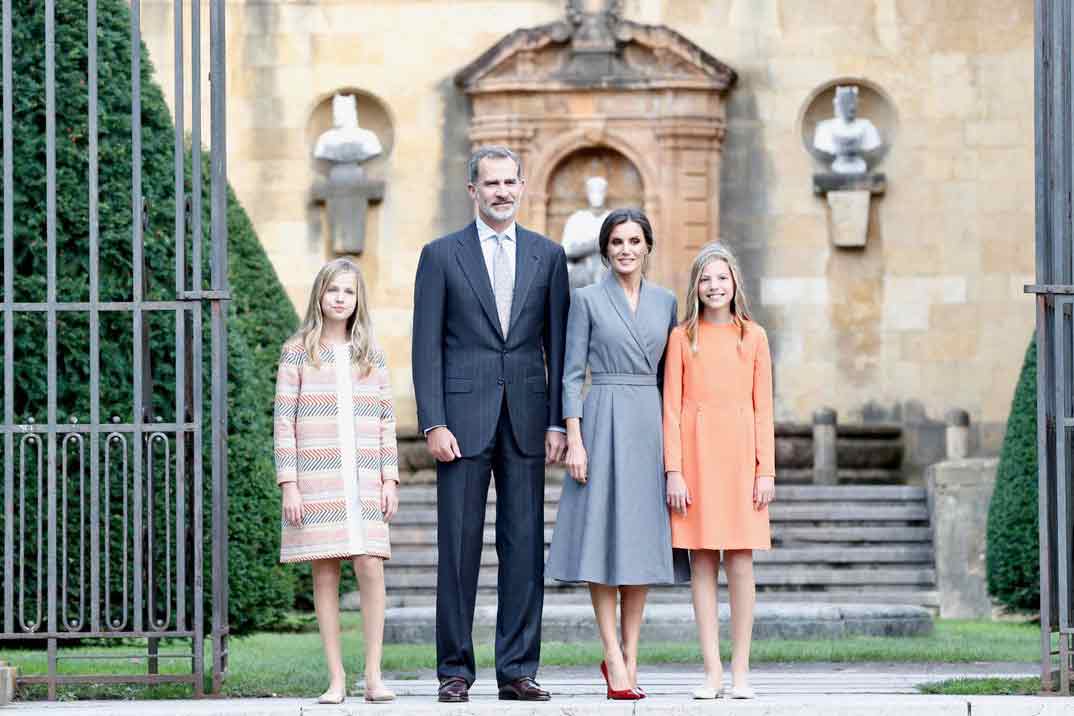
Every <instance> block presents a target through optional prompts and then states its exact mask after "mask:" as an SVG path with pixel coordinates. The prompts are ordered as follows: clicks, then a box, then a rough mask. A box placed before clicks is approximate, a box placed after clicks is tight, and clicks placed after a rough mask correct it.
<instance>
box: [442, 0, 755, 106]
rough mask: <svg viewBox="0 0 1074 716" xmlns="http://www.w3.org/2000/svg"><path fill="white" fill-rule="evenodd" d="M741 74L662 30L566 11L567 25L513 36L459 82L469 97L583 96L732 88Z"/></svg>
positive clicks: (612, 9)
mask: <svg viewBox="0 0 1074 716" xmlns="http://www.w3.org/2000/svg"><path fill="white" fill-rule="evenodd" d="M737 78H738V75H737V73H736V72H735V71H734V70H733V69H731V67H729V66H728V65H726V64H725V63H723V62H721V61H720V60H718V59H717V58H715V57H713V56H712V55H710V54H709V53H708V52H706V51H705V50H703V49H702V48H701V47H699V46H698V45H696V44H695V43H693V42H691V41H690V40H688V39H687V38H686V37H684V36H683V35H681V34H679V33H678V32H676V31H675V30H672V29H671V28H669V27H666V26H664V25H644V24H641V23H637V22H632V21H630V20H625V19H623V18H622V17H621V9H620V3H619V2H617V1H614V0H613V1H612V2H611V3H610V4H608V5H607V6H606V7H605V9H604V10H603V11H601V12H599V13H588V12H584V11H583V9H582V6H581V3H580V2H577V1H572V2H570V3H569V4H568V11H567V19H565V20H561V21H559V22H553V23H548V24H545V25H540V26H537V27H532V28H523V29H519V30H515V31H514V32H512V33H511V34H509V35H507V36H505V37H504V38H503V39H502V40H500V41H499V42H497V43H496V44H495V45H493V46H492V47H490V48H489V49H488V50H486V51H485V52H484V53H482V54H481V56H480V57H478V58H477V59H476V60H474V61H473V62H471V63H470V64H469V65H467V66H466V67H464V68H463V69H462V70H460V71H459V72H458V73H457V74H456V75H455V83H456V84H457V85H458V86H459V87H460V88H462V89H463V90H464V91H465V92H466V93H467V94H470V95H476V94H484V93H489V92H510V91H525V92H555V91H565V90H581V89H589V90H593V89H639V90H641V89H671V88H682V89H705V90H710V91H716V92H718V93H720V94H722V93H724V92H726V91H727V90H728V89H730V88H731V87H732V86H733V85H734V83H735V81H736V80H737Z"/></svg>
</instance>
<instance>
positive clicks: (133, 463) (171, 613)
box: [0, 0, 228, 698]
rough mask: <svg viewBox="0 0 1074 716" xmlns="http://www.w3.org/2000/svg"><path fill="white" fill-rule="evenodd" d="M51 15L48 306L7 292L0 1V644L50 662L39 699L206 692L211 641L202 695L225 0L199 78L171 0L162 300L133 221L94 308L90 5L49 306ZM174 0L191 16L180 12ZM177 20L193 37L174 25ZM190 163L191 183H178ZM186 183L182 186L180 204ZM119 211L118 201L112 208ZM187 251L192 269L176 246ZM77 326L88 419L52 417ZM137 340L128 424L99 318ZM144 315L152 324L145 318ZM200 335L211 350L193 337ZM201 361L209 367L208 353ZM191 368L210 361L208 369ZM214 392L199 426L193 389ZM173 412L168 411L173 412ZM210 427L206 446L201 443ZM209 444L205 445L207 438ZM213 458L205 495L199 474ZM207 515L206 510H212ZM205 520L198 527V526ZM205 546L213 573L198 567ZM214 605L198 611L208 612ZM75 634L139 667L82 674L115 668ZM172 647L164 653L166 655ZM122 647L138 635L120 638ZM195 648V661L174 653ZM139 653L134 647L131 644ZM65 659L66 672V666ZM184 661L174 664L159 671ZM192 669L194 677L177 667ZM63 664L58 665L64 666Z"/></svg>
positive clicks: (223, 556) (223, 231) (223, 276)
mask: <svg viewBox="0 0 1074 716" xmlns="http://www.w3.org/2000/svg"><path fill="white" fill-rule="evenodd" d="M43 2H44V5H45V28H44V33H45V34H44V37H45V46H44V47H43V48H42V51H43V52H44V55H45V78H44V94H45V105H46V117H45V128H44V129H45V134H46V147H47V148H46V157H47V162H46V164H47V166H46V173H47V196H46V197H45V198H46V212H47V253H48V256H47V272H48V275H47V279H46V286H47V289H46V290H47V296H46V297H45V300H44V301H38V302H25V301H24V302H18V301H16V299H17V298H18V297H17V296H15V295H14V284H13V277H14V273H13V272H14V263H13V257H14V251H15V246H14V236H15V232H14V226H15V224H14V222H15V220H16V217H15V216H14V208H13V207H14V203H13V201H14V200H13V193H14V187H15V186H16V184H15V182H16V181H18V177H16V176H14V166H13V151H12V150H13V132H12V121H13V112H12V95H13V93H14V90H13V87H14V85H13V79H14V78H13V77H12V8H11V4H12V0H3V2H2V6H3V23H2V30H0V31H2V36H3V108H2V111H3V262H4V264H3V303H2V310H3V340H4V372H3V375H4V385H3V396H4V406H3V428H2V433H3V456H4V472H3V482H2V492H0V502H2V509H3V511H4V512H3V516H4V534H3V536H2V543H3V566H4V568H3V620H2V621H3V624H2V631H0V640H5V641H12V640H14V641H22V642H27V643H29V641H30V640H32V641H34V642H35V643H41V644H42V645H43V646H44V647H45V648H46V649H47V654H48V672H47V674H44V675H33V676H23V675H20V677H19V682H20V683H45V684H47V685H48V694H49V698H55V697H56V687H57V685H58V684H70V683H102V682H141V683H163V682H182V683H190V684H191V685H192V687H193V690H194V694H195V695H199V696H200V695H202V694H203V693H204V690H205V674H206V671H207V669H206V665H205V646H206V639H207V638H208V639H210V640H211V644H212V651H211V654H212V656H211V675H212V682H211V686H210V688H211V689H212V690H213V691H218V690H219V689H220V685H221V681H222V679H223V676H224V673H225V672H226V669H227V634H228V621H227V613H228V612H227V596H228V587H227V569H228V564H227V530H226V524H227V453H226V448H225V445H226V443H225V440H226V428H227V392H226V385H227V383H226V381H227V327H226V315H227V300H228V282H227V271H228V267H227V177H226V163H225V157H226V147H225V102H224V98H225V87H224V81H225V77H226V72H225V43H224V38H225V31H224V30H225V28H224V7H225V2H224V0H206V1H205V5H206V6H207V7H206V9H207V10H208V13H209V34H210V38H209V47H210V57H209V63H210V68H209V69H210V73H209V75H208V77H205V75H204V73H203V68H202V57H201V25H202V22H201V16H202V9H203V3H202V1H201V0H175V2H174V23H175V25H174V37H175V63H174V66H175V73H174V83H175V85H174V86H175V92H174V97H175V108H174V109H175V112H174V115H175V152H174V164H175V167H174V168H175V173H174V176H175V188H174V191H175V206H176V211H175V223H174V238H175V288H174V294H173V295H171V296H169V297H168V300H149V298H148V297H147V296H146V295H145V294H144V289H143V286H144V283H145V281H144V279H145V276H144V275H143V272H144V270H145V268H144V257H143V247H144V241H143V232H144V230H145V228H144V227H143V224H142V221H140V220H138V218H135V219H134V220H133V221H132V222H131V267H132V270H133V285H132V286H131V296H132V298H131V300H129V301H109V300H102V299H101V295H100V291H99V280H100V276H99V275H98V272H99V260H98V258H99V257H98V250H99V248H100V244H99V240H100V236H99V207H100V197H99V196H98V173H99V168H100V166H99V161H100V159H99V156H98V126H99V107H98V89H99V87H98V80H99V78H98V22H97V0H87V2H86V12H87V20H88V28H89V32H88V37H87V39H86V42H87V51H88V54H87V57H88V68H87V73H86V77H85V81H86V85H87V89H88V95H89V103H88V112H89V116H88V118H87V121H88V127H89V136H88V137H87V142H88V167H87V172H88V174H87V179H88V182H87V183H88V191H89V226H88V236H89V261H88V265H89V300H88V301H85V302H71V301H61V300H58V296H57V280H56V279H57V276H56V270H57V236H56V234H57V227H56V224H57V217H56V201H57V191H56V190H57V175H56V151H57V138H56V116H57V115H56V58H55V52H56V27H55V23H56V20H55V0H43ZM184 6H185V8H184ZM130 9H131V25H130V38H131V57H130V62H131V88H130V91H131V100H132V101H131V105H132V110H131V143H132V147H133V151H132V157H133V159H132V166H131V169H132V171H131V183H130V188H131V194H130V198H129V201H130V207H131V209H132V211H131V215H132V217H142V216H143V215H144V212H145V204H144V202H145V198H144V196H143V192H142V156H141V153H142V144H141V142H142V127H141V116H142V113H141V104H142V91H141V90H142V88H141V84H140V82H141V81H140V78H141V67H140V65H141V53H140V48H141V32H140V21H141V8H140V2H139V0H132V2H131V3H130ZM184 15H185V16H186V17H188V18H189V26H190V27H189V35H188V34H187V32H186V28H185V27H184ZM187 43H189V47H190V57H189V68H190V69H189V72H190V74H189V77H190V78H191V86H190V102H191V104H190V107H189V111H190V117H191V126H190V128H189V131H190V142H191V146H192V149H189V148H188V147H187V145H186V136H185V134H186V128H185V127H184V113H185V107H184V94H185V89H186V88H185V87H184V82H185V80H186V76H187V75H186V72H187V58H186V57H185V56H184V45H185V44H187ZM205 81H208V82H209V91H210V98H209V99H210V110H209V114H210V118H209V137H208V139H209V146H210V150H209V151H210V155H209V167H210V170H209V173H210V177H209V178H208V179H209V182H210V184H209V192H210V193H209V196H210V207H209V208H210V212H209V216H210V221H209V223H210V226H209V227H208V230H209V239H210V241H209V245H210V246H211V249H210V251H211V257H208V256H206V257H204V258H208V259H209V265H210V266H211V270H210V276H209V281H208V286H206V283H205V281H204V278H203V275H202V274H203V271H202V265H203V251H202V245H203V241H204V239H205V238H206V237H205V228H206V227H204V226H203V221H202V216H203V213H202V212H203V202H202V192H203V188H204V181H205V179H204V177H203V172H202V159H203V150H202V145H203V143H204V139H205V137H203V127H202V123H203V122H202V110H201V105H202V86H203V84H204V82H205ZM186 161H190V165H189V171H190V185H189V187H188V186H187V185H186V169H187V167H185V166H184V163H185V162H186ZM188 190H189V193H188ZM109 199H110V200H111V201H113V202H115V201H120V200H121V199H122V198H120V197H109ZM188 246H189V261H188V248H187V247H188ZM75 314H78V315H80V316H85V317H86V321H87V325H88V330H89V356H88V359H89V385H88V386H87V387H88V391H89V414H88V415H61V414H59V412H60V411H59V409H58V406H57V400H56V396H57V326H58V323H59V322H60V321H62V320H65V319H66V318H67V317H70V316H72V315H75ZM26 316H37V317H43V319H44V325H45V326H46V328H47V330H46V334H47V335H44V336H42V337H41V339H42V340H43V341H45V342H46V354H47V358H48V360H47V391H48V393H47V404H48V405H47V410H48V412H47V420H45V421H43V422H42V421H38V422H33V421H32V420H27V419H26V418H25V417H23V418H22V419H20V417H19V416H18V415H16V414H15V408H14V402H13V400H14V399H13V396H14V394H15V384H14V381H15V367H16V358H17V356H16V355H15V349H14V346H15V341H14V334H15V330H16V328H15V326H16V322H17V321H19V320H20V317H26ZM117 318H118V320H119V321H120V322H121V323H123V324H124V325H125V326H126V328H125V330H130V331H131V334H132V341H131V343H132V346H133V349H132V350H133V356H132V359H133V366H134V369H133V371H132V382H133V386H132V396H133V399H132V401H131V405H130V408H129V413H128V414H127V415H126V416H124V417H121V416H119V415H115V416H111V415H102V414H101V395H100V390H101V344H102V340H103V341H105V343H106V346H107V344H108V341H109V339H110V336H109V335H108V334H107V331H106V332H105V333H104V334H103V335H102V322H104V323H105V324H106V326H110V325H115V322H116V319H117ZM153 321H155V323H154V322H153ZM205 322H208V323H209V327H210V336H209V354H208V355H205V353H204V349H203V344H204V340H203V326H204V323H205ZM151 324H152V325H155V326H157V327H156V328H155V329H154V330H157V331H159V330H161V329H160V326H161V325H165V326H167V328H166V329H165V330H168V331H173V332H174V339H175V340H174V356H175V357H174V366H173V368H172V367H170V370H174V376H175V390H174V396H173V397H174V414H173V415H172V420H171V421H170V422H166V421H164V420H163V419H162V418H161V417H159V416H154V414H153V409H152V400H151V395H150V394H151V392H152V386H151V385H149V384H148V381H150V380H151V376H152V367H151V366H150V364H149V349H148V345H149V337H148V335H147V333H148V330H149V326H150V325H151ZM205 359H207V361H206V360H205ZM203 365H206V366H208V376H206V375H205V372H206V371H205V370H204V369H203ZM205 393H208V394H209V399H210V411H209V415H205V414H204V399H203V397H204V394H205ZM170 411H171V406H169V411H168V412H169V413H170ZM206 431H208V435H205V432H206ZM206 440H208V442H207V443H206ZM206 461H207V462H209V463H210V465H209V480H210V481H211V482H210V483H209V484H206V483H205V480H204V478H203V475H204V469H203V467H204V466H203V463H204V462H206ZM206 510H208V513H206ZM207 518H208V524H206V520H207ZM206 541H208V542H209V550H210V553H209V555H208V560H209V561H208V565H209V569H208V570H207V569H206V565H207V562H206V558H207V555H206V554H205V551H206ZM207 606H208V607H209V608H210V609H211V613H210V614H208V615H207V614H206V607H207ZM87 638H96V639H105V640H108V641H109V642H110V641H113V640H114V641H117V642H118V640H121V639H122V640H125V641H124V643H125V644H128V645H129V644H132V643H133V644H136V645H144V650H142V649H140V648H138V650H137V652H136V653H134V654H125V655H124V657H123V658H124V660H125V661H127V662H128V663H129V661H130V660H132V659H133V660H134V662H135V663H136V664H138V666H137V667H134V668H132V672H134V673H125V674H116V675H110V676H102V675H100V674H93V675H90V674H85V673H78V671H79V669H78V668H77V665H78V664H84V663H86V662H85V661H77V660H81V659H95V658H96V659H100V658H107V659H115V658H116V656H115V654H114V653H109V654H85V653H81V652H80V653H78V654H77V655H67V654H65V652H64V651H63V650H62V649H61V647H63V646H65V645H66V644H70V643H74V642H75V641H76V640H78V641H81V640H85V639H87ZM162 639H167V640H168V641H167V644H168V645H169V646H168V651H165V652H162V651H161V650H160V643H161V640H162ZM130 640H134V641H130ZM187 643H188V644H189V650H185V649H183V648H181V647H180V648H175V647H173V646H172V645H174V644H187ZM135 648H136V647H132V650H134V649H135ZM67 659H70V660H72V662H68V663H72V664H73V666H72V667H71V668H63V669H61V668H60V665H61V662H64V661H65V660H67ZM176 661H178V663H179V664H180V666H181V668H177V669H176V668H166V669H164V671H165V672H169V673H161V665H162V664H165V663H167V664H169V665H170V664H174V663H176ZM186 664H189V667H190V668H189V669H187V668H186ZM64 666H65V667H66V666H67V664H64Z"/></svg>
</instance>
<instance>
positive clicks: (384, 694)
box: [365, 689, 395, 704]
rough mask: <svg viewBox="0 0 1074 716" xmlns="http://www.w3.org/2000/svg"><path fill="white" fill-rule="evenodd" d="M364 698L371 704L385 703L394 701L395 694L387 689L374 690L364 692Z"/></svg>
mask: <svg viewBox="0 0 1074 716" xmlns="http://www.w3.org/2000/svg"><path fill="white" fill-rule="evenodd" d="M365 700H366V701H368V702H369V703H371V704H387V703H391V702H392V701H395V694H394V693H393V692H391V691H388V690H387V689H384V690H383V691H376V692H372V693H371V692H368V691H367V692H366V694H365Z"/></svg>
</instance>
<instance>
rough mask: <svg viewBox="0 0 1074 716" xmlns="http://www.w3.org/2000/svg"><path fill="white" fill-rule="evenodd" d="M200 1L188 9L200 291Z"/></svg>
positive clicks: (193, 246)
mask: <svg viewBox="0 0 1074 716" xmlns="http://www.w3.org/2000/svg"><path fill="white" fill-rule="evenodd" d="M202 156H203V155H202V150H201V0H193V3H192V4H191V7H190V213H191V217H190V222H191V225H190V237H191V241H190V252H191V256H190V260H191V280H190V287H191V288H192V289H194V290H195V291H200V290H201V289H202V288H204V286H202V285H201V258H202V257H201V242H202V216H201V210H202V205H201V192H202V177H201V162H202Z"/></svg>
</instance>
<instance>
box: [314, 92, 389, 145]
mask: <svg viewBox="0 0 1074 716" xmlns="http://www.w3.org/2000/svg"><path fill="white" fill-rule="evenodd" d="M332 125H333V126H332V128H331V129H329V130H328V131H326V132H325V133H324V134H322V135H321V136H320V137H318V138H317V145H316V147H314V149H313V156H315V157H317V158H318V159H328V160H329V161H333V162H364V161H366V160H367V159H372V158H373V157H376V156H378V155H379V154H380V153H381V152H383V151H384V148H383V147H382V146H381V144H380V140H379V139H377V135H376V134H374V133H373V132H371V131H369V130H368V129H362V128H361V127H359V126H358V100H357V98H356V97H355V96H354V95H343V94H337V95H335V96H334V97H333V98H332Z"/></svg>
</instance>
